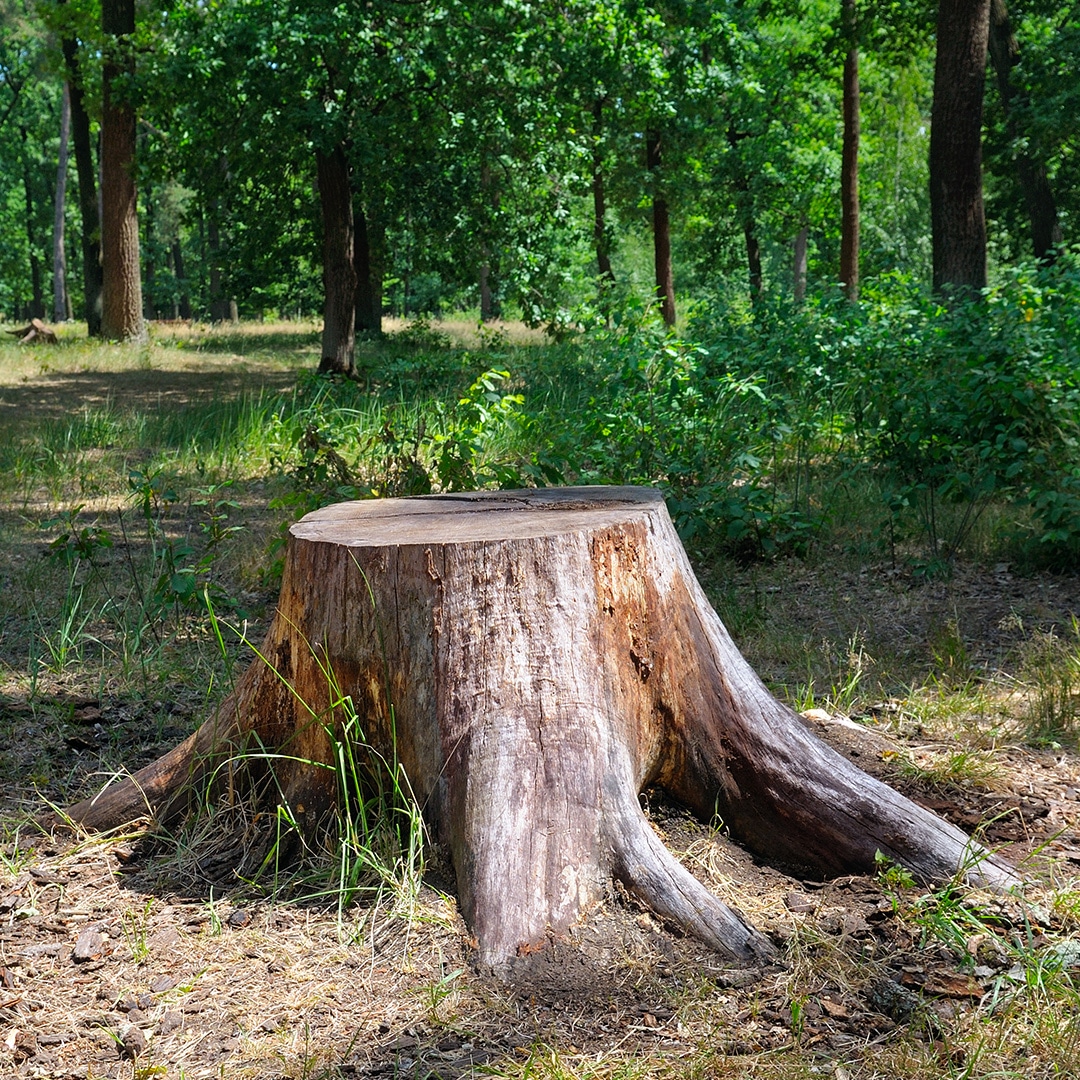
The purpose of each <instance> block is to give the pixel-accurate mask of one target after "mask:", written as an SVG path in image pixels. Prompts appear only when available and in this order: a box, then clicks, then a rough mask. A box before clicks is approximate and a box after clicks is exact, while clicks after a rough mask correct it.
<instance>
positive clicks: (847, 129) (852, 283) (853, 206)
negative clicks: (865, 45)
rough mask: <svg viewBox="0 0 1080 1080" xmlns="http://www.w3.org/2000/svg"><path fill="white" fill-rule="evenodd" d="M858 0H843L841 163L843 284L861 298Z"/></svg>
mask: <svg viewBox="0 0 1080 1080" xmlns="http://www.w3.org/2000/svg"><path fill="white" fill-rule="evenodd" d="M856 20H857V13H856V10H855V0H841V15H840V22H841V30H842V32H843V35H844V38H845V40H846V42H847V53H846V55H845V57H844V149H843V154H842V161H841V165H840V286H841V288H842V289H843V290H844V295H845V296H847V298H848V299H849V300H858V299H859V127H860V119H859V45H858V37H857V26H856Z"/></svg>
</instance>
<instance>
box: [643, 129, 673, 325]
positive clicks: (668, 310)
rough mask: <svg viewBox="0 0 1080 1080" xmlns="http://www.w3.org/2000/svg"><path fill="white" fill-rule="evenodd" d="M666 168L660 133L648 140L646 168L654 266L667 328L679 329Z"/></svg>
mask: <svg viewBox="0 0 1080 1080" xmlns="http://www.w3.org/2000/svg"><path fill="white" fill-rule="evenodd" d="M662 164H663V157H662V146H661V141H660V132H659V131H656V130H652V131H649V132H648V133H647V134H646V136H645V165H646V168H647V169H648V170H649V173H650V175H651V177H652V186H653V191H652V219H653V266H654V269H655V275H656V298H657V300H659V301H660V317H661V318H662V319H663V320H664V325H665V326H674V325H675V279H674V277H673V276H672V270H671V220H670V217H669V215H668V204H667V199H666V198H665V197H664V195H663V189H662V183H663V181H662V179H661V176H660V168H661V166H662Z"/></svg>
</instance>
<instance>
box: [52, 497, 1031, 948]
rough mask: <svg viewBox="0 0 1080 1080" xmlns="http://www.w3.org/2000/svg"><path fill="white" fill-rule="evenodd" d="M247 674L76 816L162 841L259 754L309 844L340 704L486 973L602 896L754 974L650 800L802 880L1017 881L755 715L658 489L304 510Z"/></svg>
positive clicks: (745, 676)
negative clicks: (450, 891)
mask: <svg viewBox="0 0 1080 1080" xmlns="http://www.w3.org/2000/svg"><path fill="white" fill-rule="evenodd" d="M259 656H260V658H261V659H260V661H259V662H257V663H256V664H255V665H253V666H252V667H251V668H249V670H248V671H247V672H246V674H245V675H244V676H243V677H242V678H241V680H240V682H239V683H238V685H237V687H236V689H235V691H234V693H233V694H232V696H231V697H230V698H229V699H228V700H227V701H226V702H225V703H224V704H223V705H222V706H221V707H220V708H219V709H218V711H217V713H216V714H215V716H214V717H213V718H211V719H210V720H209V721H207V722H206V723H205V724H204V725H203V726H202V727H201V728H200V729H199V730H198V731H197V732H196V733H195V734H194V735H192V736H191V737H190V738H189V739H188V740H187V741H186V742H185V743H183V744H182V745H181V746H179V747H177V748H176V749H175V750H173V751H172V752H171V753H169V754H168V755H166V757H164V758H162V759H161V760H159V761H158V762H156V763H154V764H153V765H150V766H148V767H147V768H145V769H143V770H142V771H141V772H140V773H138V774H137V775H136V776H135V777H134V778H133V779H130V780H128V781H125V782H123V783H120V784H117V785H115V786H113V787H110V788H107V789H106V790H105V791H104V792H103V793H101V794H100V795H99V796H98V797H97V798H96V799H93V800H89V801H87V802H83V803H80V804H79V805H78V806H75V807H73V808H72V809H71V810H70V811H69V814H70V816H71V817H72V818H73V819H74V820H75V821H77V822H81V823H82V824H83V825H85V826H87V827H89V828H95V829H100V828H108V827H113V826H116V825H119V824H120V823H122V822H127V821H131V820H134V819H137V818H141V817H145V815H147V814H148V813H149V814H150V815H152V816H153V817H155V818H156V819H157V820H158V821H160V822H162V823H166V824H168V823H170V822H173V821H175V820H176V819H177V818H178V817H179V816H180V815H182V814H183V813H184V812H185V811H186V810H187V808H188V806H189V805H190V804H191V801H192V800H194V799H197V798H198V797H199V796H200V793H202V792H204V790H205V786H206V784H207V782H208V781H210V780H211V778H216V779H217V782H218V783H219V784H220V785H224V787H223V790H224V788H226V787H227V788H228V790H230V791H231V790H234V786H235V784H236V783H237V782H238V778H239V777H241V776H242V770H243V769H244V768H249V769H254V768H256V767H265V764H266V760H267V754H266V751H267V750H269V751H271V752H272V753H276V754H278V755H279V756H278V757H276V758H275V759H274V763H273V768H274V774H275V775H274V778H273V783H272V784H267V785H266V789H267V790H268V791H272V792H274V793H275V794H274V798H275V799H279V800H282V801H284V802H285V803H287V804H288V806H289V807H290V810H291V813H292V814H293V815H294V817H295V818H296V819H297V820H299V821H302V822H304V823H305V826H304V827H305V828H310V829H312V830H315V829H316V828H317V827H318V823H319V822H320V819H322V818H323V817H324V816H325V815H326V814H327V813H328V812H329V810H330V809H331V807H332V805H333V803H334V800H335V797H336V795H335V793H336V780H335V777H334V775H333V773H332V771H330V770H327V769H325V768H323V769H320V768H318V767H317V764H312V763H329V762H331V761H333V760H334V749H333V742H332V740H331V738H330V736H329V735H328V731H334V730H336V732H337V737H338V738H339V739H340V738H341V735H342V728H341V726H340V719H341V718H340V717H338V716H335V714H334V710H333V707H332V702H333V701H334V700H339V699H340V696H341V695H348V696H349V697H350V699H351V701H352V703H353V706H354V707H355V709H356V712H357V715H358V717H359V719H360V726H361V727H362V729H363V731H364V734H365V737H366V740H367V742H368V744H370V745H371V746H372V747H374V748H375V751H376V752H377V753H378V754H380V755H382V758H383V759H384V760H387V761H390V760H393V761H395V762H400V763H401V765H402V767H403V768H404V770H405V772H406V774H407V776H408V780H409V785H410V787H411V790H412V792H413V793H414V795H415V798H416V800H417V803H418V805H420V806H422V807H423V808H424V813H425V816H426V818H427V822H428V825H429V827H430V830H431V833H432V835H434V837H435V838H436V839H437V840H438V841H439V842H441V843H443V844H445V845H446V846H447V847H448V848H449V850H450V853H451V856H452V860H453V864H454V868H455V870H456V874H457V888H458V899H459V902H460V906H461V910H462V913H463V915H464V917H465V919H466V920H467V922H468V923H469V925H470V927H471V929H472V932H473V933H474V935H475V936H476V939H477V942H478V949H479V959H480V961H481V962H482V963H484V964H491V965H494V966H496V967H498V966H499V965H501V964H503V963H504V962H506V961H507V960H509V959H510V958H512V957H513V956H514V955H515V954H516V953H519V952H527V951H530V950H531V949H532V948H533V947H534V946H535V945H537V944H538V943H541V942H543V941H544V940H546V938H547V937H548V935H550V934H559V933H561V932H563V931H565V930H567V929H568V928H569V927H570V926H571V925H572V924H573V923H574V922H575V920H576V919H577V918H578V917H579V916H580V915H581V914H582V912H583V911H585V910H586V909H587V908H588V907H589V905H590V904H591V903H593V902H594V901H596V900H597V899H599V897H600V896H601V894H602V890H603V888H604V886H605V883H606V882H607V880H608V878H609V876H610V875H614V876H616V877H617V878H619V879H620V880H622V881H623V882H624V883H625V884H626V886H627V887H628V888H629V889H630V890H631V891H633V892H634V893H636V895H638V896H639V897H640V898H641V899H642V900H643V901H644V902H646V903H647V904H649V905H651V907H652V908H653V909H654V910H655V911H657V912H658V913H659V914H660V915H661V916H663V917H664V918H666V919H668V920H670V921H671V922H673V923H676V924H678V925H679V926H681V927H683V928H684V929H686V930H687V931H688V932H690V933H692V934H695V935H697V936H698V937H699V938H701V939H702V940H703V941H705V942H707V943H708V944H709V945H711V946H712V947H714V948H716V949H718V950H720V951H721V952H723V953H726V954H728V955H729V956H732V957H735V958H737V959H740V960H754V959H756V958H760V957H764V956H767V955H768V954H769V953H770V951H771V948H770V946H769V944H768V942H767V941H766V940H765V939H764V938H763V937H762V936H761V935H760V934H758V933H757V932H756V931H755V930H753V929H752V928H751V927H749V926H748V925H747V924H746V923H745V922H744V921H743V920H742V918H741V917H740V916H738V915H737V914H736V913H735V912H733V911H731V910H730V909H729V908H727V907H726V906H725V905H724V904H722V903H721V902H720V901H718V900H717V899H716V898H715V897H714V896H712V895H711V894H710V893H709V892H708V891H707V890H706V889H705V888H704V887H703V886H702V885H700V884H699V883H698V882H697V881H696V879H694V878H693V877H692V876H691V875H690V874H689V873H688V872H687V871H686V870H685V869H683V868H682V867H681V865H680V864H679V863H678V862H677V861H676V860H675V859H674V858H673V857H672V855H671V854H670V853H669V852H668V851H667V850H666V849H665V848H664V846H663V844H662V843H661V842H660V840H659V839H658V837H657V835H656V833H655V832H654V831H653V830H652V829H651V828H650V826H649V824H648V822H647V821H646V819H645V817H644V816H643V814H642V811H641V808H640V805H639V802H638V794H639V792H641V791H642V790H643V789H644V788H645V787H647V786H652V785H656V786H659V787H661V788H663V789H665V790H666V791H667V792H669V793H670V794H671V795H672V796H674V797H675V798H676V799H679V800H681V801H682V802H683V803H685V804H686V805H687V806H689V807H691V808H692V809H694V810H695V811H697V812H698V813H700V814H702V815H703V816H704V817H706V818H707V819H711V818H712V817H713V816H714V815H719V816H720V817H721V818H722V819H723V821H724V822H725V824H726V825H727V826H728V827H729V828H730V829H731V832H732V834H733V835H734V836H736V837H737V838H739V839H740V840H742V841H743V842H744V843H746V844H747V845H748V846H749V847H751V848H752V849H753V850H754V851H756V852H759V853H761V854H762V855H764V856H766V857H767V858H771V859H774V860H781V861H783V862H784V863H785V864H787V865H789V866H791V867H793V868H797V869H798V870H799V871H800V872H803V873H814V874H832V873H840V872H849V871H866V870H871V869H872V868H873V867H874V863H875V856H876V853H877V852H879V851H880V852H882V853H884V854H885V855H887V856H888V857H890V858H892V859H894V860H896V861H897V862H899V863H902V864H903V865H905V866H907V867H909V868H910V869H911V870H912V871H914V872H915V873H916V874H918V875H919V876H920V877H921V878H924V879H928V880H937V879H942V878H948V877H950V876H951V875H953V874H954V873H956V872H958V871H962V872H963V871H966V872H968V874H969V876H971V877H973V878H977V879H980V880H983V881H985V882H987V883H991V884H997V885H1004V884H1007V883H1011V882H1012V881H1014V880H1015V879H1014V878H1013V877H1012V875H1011V873H1010V871H1009V870H1008V869H1007V868H1006V867H1005V866H1004V865H1003V864H1001V863H999V862H997V861H995V860H994V859H992V858H990V857H989V856H987V854H986V853H985V852H984V851H983V850H982V849H980V848H978V846H977V845H974V844H973V843H972V842H971V841H970V840H969V839H968V837H967V836H965V835H964V834H963V833H962V832H960V831H959V830H958V829H956V828H954V827H953V826H951V825H949V824H947V823H945V822H944V821H942V820H941V819H940V818H938V817H936V816H935V815H934V814H932V813H930V812H929V811H926V810H924V809H922V808H920V807H918V806H917V805H915V804H914V803H912V802H911V801H909V800H908V799H906V798H904V797H903V796H901V795H899V794H898V793H897V792H895V791H893V790H892V789H891V788H889V787H887V786H885V785H884V784H882V783H880V782H878V781H877V780H874V779H873V778H871V777H869V776H867V775H866V774H865V773H863V772H861V771H860V770H858V769H857V768H855V767H854V766H853V765H852V764H851V763H850V762H848V761H847V759H845V758H844V757H842V756H841V755H839V754H837V753H835V752H834V751H832V750H831V749H829V748H828V747H827V746H826V745H824V744H823V743H821V742H820V741H819V740H818V739H817V738H815V737H814V736H813V735H811V734H810V732H809V731H808V730H807V729H806V728H805V727H804V726H803V724H802V723H801V721H800V720H799V719H798V718H797V717H796V716H795V715H794V714H793V713H792V712H791V711H790V710H789V709H788V708H787V707H785V706H783V705H781V704H780V703H778V702H777V701H776V700H775V699H774V698H773V697H772V696H771V695H770V694H769V693H768V691H767V690H766V689H765V687H764V685H763V684H762V683H761V681H760V680H759V679H758V678H757V676H756V675H755V674H754V672H753V671H752V670H751V669H750V667H749V665H748V664H747V663H746V661H745V660H744V659H743V657H742V656H741V655H740V654H739V652H738V650H737V649H736V647H735V645H734V643H733V642H732V640H731V638H730V637H729V636H728V634H727V632H726V630H725V629H724V627H723V625H722V624H721V622H720V620H719V618H718V617H717V616H716V614H715V613H714V612H713V610H712V609H711V608H710V607H709V604H708V602H707V600H706V598H705V596H704V594H703V593H702V591H701V588H700V586H699V585H698V583H697V581H696V579H695V577H694V574H693V572H692V570H691V568H690V565H689V563H688V562H687V559H686V555H685V553H684V552H683V549H682V546H681V544H680V542H679V539H678V536H677V534H676V533H675V530H674V528H673V526H672V524H671V520H670V518H669V517H668V515H667V511H666V509H665V507H664V503H663V500H662V499H661V497H660V495H659V494H658V493H657V492H655V491H652V490H649V489H644V488H563V489H557V488H556V489H551V488H549V489H540V490H529V491H518V492H500V493H477V494H467V495H452V496H429V497H424V498H416V499H388V500H380V501H369V502H356V503H342V504H339V505H336V506H331V507H326V508H325V509H322V510H318V511H316V512H315V513H313V514H309V515H308V516H307V517H305V518H304V519H303V520H301V521H300V522H298V523H297V524H296V525H294V526H293V527H292V529H291V530H290V542H289V548H288V554H287V558H286V566H285V573H284V578H283V581H282V586H281V598H280V601H279V605H278V610H277V615H276V618H275V620H274V622H273V624H272V626H271V628H270V631H269V633H268V636H267V638H266V641H265V643H264V645H263V646H262V648H261V649H260V651H259ZM247 745H256V746H258V747H259V753H258V754H257V755H253V756H252V757H251V758H249V759H248V762H247V764H246V765H245V758H244V757H243V748H244V747H245V746H247ZM260 763H261V764H260ZM211 795H213V792H211Z"/></svg>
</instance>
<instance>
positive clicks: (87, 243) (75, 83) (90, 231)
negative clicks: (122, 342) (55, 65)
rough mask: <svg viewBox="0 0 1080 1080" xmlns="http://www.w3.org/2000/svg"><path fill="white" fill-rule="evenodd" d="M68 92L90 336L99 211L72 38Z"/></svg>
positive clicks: (94, 329)
mask: <svg viewBox="0 0 1080 1080" xmlns="http://www.w3.org/2000/svg"><path fill="white" fill-rule="evenodd" d="M61 48H62V51H63V53H64V66H65V68H66V69H67V75H68V89H69V92H70V96H71V141H72V143H73V144H74V149H75V173H76V175H77V176H78V178H79V218H80V220H81V221H82V234H81V236H80V237H79V242H80V246H81V249H82V267H83V317H84V318H85V319H86V332H87V334H88V335H89V336H90V337H100V336H101V215H100V214H99V213H98V197H97V172H96V170H95V168H94V152H93V145H92V143H91V140H90V116H89V114H88V113H87V111H86V103H85V101H84V99H83V89H82V77H81V74H80V71H79V58H78V47H77V45H76V43H75V40H74V39H73V38H64V39H63V41H62V42H61Z"/></svg>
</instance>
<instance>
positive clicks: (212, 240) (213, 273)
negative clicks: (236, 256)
mask: <svg viewBox="0 0 1080 1080" xmlns="http://www.w3.org/2000/svg"><path fill="white" fill-rule="evenodd" d="M220 212H221V207H220V202H219V201H218V200H215V201H214V208H213V212H212V213H211V214H210V216H209V218H208V220H207V223H206V246H207V248H208V251H207V256H208V262H209V264H210V277H209V282H208V288H209V293H210V321H211V322H212V323H223V322H225V321H226V320H227V319H228V317H229V302H228V301H227V300H226V299H225V290H224V288H223V287H222V284H221V229H220V227H219V225H218V214H219V213H220Z"/></svg>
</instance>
